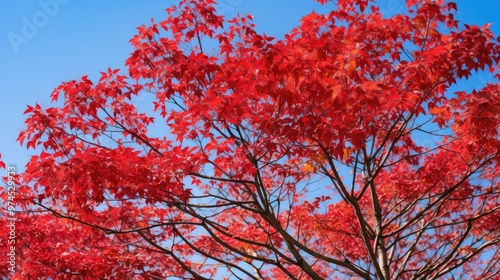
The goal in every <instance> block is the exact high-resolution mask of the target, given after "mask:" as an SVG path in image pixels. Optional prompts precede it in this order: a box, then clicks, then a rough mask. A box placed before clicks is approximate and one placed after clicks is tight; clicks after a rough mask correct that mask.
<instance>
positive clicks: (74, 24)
mask: <svg viewBox="0 0 500 280" xmlns="http://www.w3.org/2000/svg"><path fill="white" fill-rule="evenodd" d="M176 2H177V1H158V0H141V1H131V0H121V1H118V0H108V1H97V0H87V1H77V0H32V1H18V0H3V1H0V19H1V20H0V23H1V24H0V98H1V101H0V121H1V125H0V131H1V132H0V153H1V154H2V160H3V161H4V162H5V163H6V164H9V165H10V164H13V165H17V166H18V168H19V169H20V170H22V169H23V167H24V164H25V163H26V162H27V161H28V158H29V155H30V154H32V153H33V151H32V150H26V148H23V147H20V146H19V144H18V143H16V142H15V139H16V137H17V135H18V133H19V131H20V130H21V129H22V128H23V126H24V125H23V122H24V116H23V115H22V112H23V111H24V110H25V108H26V105H27V104H34V103H35V102H38V103H40V104H41V105H49V100H50V99H49V95H50V93H51V92H52V89H53V88H55V87H56V86H58V85H59V84H60V83H61V82H62V81H65V80H70V79H76V78H78V77H80V76H82V75H86V74H90V75H91V77H96V75H97V74H98V73H99V71H104V70H105V69H106V68H107V67H111V68H121V67H123V64H124V61H125V59H126V58H127V56H128V54H129V53H130V52H131V51H132V49H131V47H130V44H129V43H128V40H129V39H130V38H131V37H132V36H133V34H134V33H135V31H136V29H135V28H136V27H137V26H139V25H141V24H148V23H149V22H150V19H151V18H155V19H162V18H164V16H165V13H164V9H165V8H167V7H169V6H171V5H172V4H174V3H176ZM218 2H219V7H220V11H221V12H222V13H223V14H224V15H225V16H232V15H234V14H235V13H242V14H246V13H251V14H252V15H254V19H255V21H256V23H257V24H258V29H259V30H260V31H265V32H266V33H267V34H270V35H271V36H279V35H280V34H283V33H284V32H286V31H288V30H289V29H290V28H291V27H293V26H295V25H296V24H297V22H298V21H299V19H300V17H301V16H302V15H305V14H306V13H308V12H310V11H311V10H313V9H315V10H316V11H319V12H321V11H324V7H321V6H319V5H318V4H315V3H314V2H313V1H312V0H301V1H298V0H289V1H285V0H275V1H265V0H253V1H252V0H219V1H218ZM383 2H384V3H385V4H383V5H382V7H381V8H382V10H387V11H391V10H392V11H393V10H397V9H398V3H400V2H401V0H384V1H383ZM456 2H457V3H458V7H459V12H460V13H459V15H458V18H459V19H460V20H462V21H464V22H467V23H476V24H480V25H482V24H485V23H489V22H493V23H494V24H493V26H492V29H493V30H494V32H495V34H497V35H500V16H499V12H500V1H498V0H478V1H472V0H457V1H456ZM476 79H477V82H479V83H480V82H481V79H482V78H481V77H479V78H476ZM483 80H484V79H483Z"/></svg>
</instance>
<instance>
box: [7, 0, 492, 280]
mask: <svg viewBox="0 0 500 280" xmlns="http://www.w3.org/2000/svg"><path fill="white" fill-rule="evenodd" d="M318 2H322V3H323V4H325V2H327V1H325V0H322V1H321V0H318ZM214 4H215V3H214V1H213V0H200V1H195V0H183V1H181V2H180V4H179V5H177V6H174V7H172V8H169V9H167V12H168V17H167V18H166V19H165V20H162V21H159V22H152V23H151V24H150V25H149V26H141V27H139V28H138V34H137V35H136V36H134V37H133V38H132V39H131V43H132V45H133V47H134V52H133V53H132V54H131V55H130V57H129V58H128V59H127V61H126V63H125V64H126V70H124V71H120V70H112V69H108V70H107V71H106V72H102V73H101V78H100V79H99V80H98V81H91V80H90V79H89V78H88V77H86V76H84V77H82V78H81V79H78V80H73V81H68V82H64V83H62V84H61V85H60V86H59V87H57V88H56V89H55V90H54V92H53V93H52V95H51V96H52V100H53V101H54V103H53V104H54V106H53V107H48V108H42V107H41V106H39V105H38V104H37V105H35V106H28V109H27V110H26V112H25V113H26V114H27V115H28V116H27V119H26V125H27V127H26V128H25V130H23V131H22V132H21V134H20V135H19V139H18V140H19V141H20V143H21V144H22V145H26V147H27V148H34V149H35V150H36V151H38V152H37V155H35V156H33V157H32V158H31V160H30V161H29V163H28V164H27V166H26V171H25V172H24V173H23V174H20V175H19V176H17V177H15V178H14V179H15V180H16V183H17V184H18V188H17V191H18V193H17V197H18V204H19V205H18V206H19V210H20V211H19V212H18V213H17V217H18V220H17V223H16V226H17V228H16V230H17V232H19V233H20V234H19V236H18V239H17V240H16V241H17V242H16V257H17V260H18V261H17V263H16V270H17V272H16V273H15V274H12V275H11V274H9V273H10V272H9V271H8V265H7V264H6V263H5V262H1V263H0V270H1V271H2V273H3V274H4V275H11V276H14V278H16V279H36V278H37V277H42V278H47V277H50V278H51V279H131V278H138V279H347V278H349V279H441V278H446V279H463V278H467V279H498V278H499V271H500V246H499V242H500V203H499V202H500V186H499V184H500V180H499V179H500V151H499V147H500V141H499V125H500V122H499V113H500V84H499V83H497V81H498V79H499V78H500V75H499V74H498V72H496V70H495V69H498V65H499V60H500V43H499V41H500V38H499V39H495V38H494V35H493V34H492V32H491V31H490V30H489V26H483V27H479V26H475V25H465V24H461V23H459V22H458V21H457V20H456V19H455V17H454V15H455V13H456V5H455V4H454V3H452V2H446V1H443V0H434V1H427V0H407V1H406V5H407V10H406V11H404V13H401V14H396V15H392V16H388V15H385V14H382V13H381V12H380V11H379V8H378V7H377V5H376V3H375V2H374V1H369V0H338V1H336V6H335V9H334V10H332V11H331V12H330V13H328V14H316V13H311V14H309V15H307V16H305V17H303V19H302V20H301V23H300V25H299V26H298V27H297V28H295V29H293V30H291V31H290V32H289V33H287V34H285V35H284V36H283V38H282V39H276V38H272V37H268V36H266V35H265V34H259V33H258V32H256V31H255V29H254V24H253V23H252V20H251V16H238V17H235V18H232V19H225V18H223V17H222V16H221V15H218V14H217V11H216V10H215V8H214ZM478 71H479V72H483V71H484V73H486V72H488V71H491V72H492V73H493V74H491V75H492V76H495V77H494V78H493V80H494V81H495V82H494V83H489V84H487V85H485V86H484V87H482V88H481V89H478V90H474V91H470V92H466V91H454V90H453V91H452V90H451V89H450V87H451V86H452V85H455V86H457V83H458V86H459V85H460V81H461V80H466V79H469V78H470V77H471V75H472V74H473V73H475V72H478ZM485 75H486V74H485ZM140 93H141V94H142V93H147V94H151V95H152V96H154V98H153V97H152V98H151V99H154V101H153V102H152V104H151V106H150V107H147V108H146V107H144V108H142V107H139V108H138V107H137V106H135V104H136V103H134V98H137V95H138V94H140ZM422 139H427V140H428V139H432V142H433V143H432V144H431V145H429V141H422ZM423 142H425V144H423ZM6 196H7V194H6V192H5V191H4V192H3V194H2V197H3V200H4V201H5V200H6V199H7V197H6ZM5 223H7V222H6V221H5V220H2V228H4V227H5ZM2 238H4V237H2ZM3 241H4V239H2V242H3ZM7 250H8V249H7V248H4V247H2V255H5V254H7ZM4 253H5V254H4Z"/></svg>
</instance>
